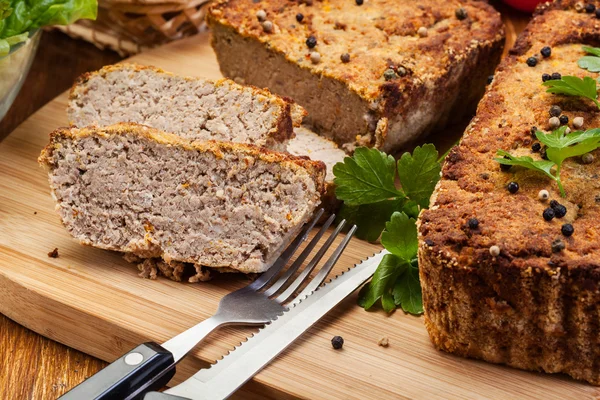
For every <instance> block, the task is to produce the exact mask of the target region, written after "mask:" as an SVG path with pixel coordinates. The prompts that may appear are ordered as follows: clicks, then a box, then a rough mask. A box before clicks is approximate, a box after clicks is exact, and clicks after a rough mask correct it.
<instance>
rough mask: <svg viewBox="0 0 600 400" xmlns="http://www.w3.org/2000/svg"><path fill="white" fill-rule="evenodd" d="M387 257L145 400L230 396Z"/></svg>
mask: <svg viewBox="0 0 600 400" xmlns="http://www.w3.org/2000/svg"><path fill="white" fill-rule="evenodd" d="M386 254H388V252H387V251H386V250H382V251H381V252H379V253H377V254H375V255H373V256H371V257H369V258H368V259H366V260H364V261H362V262H361V263H360V264H358V265H357V266H355V267H354V268H352V269H350V270H348V271H346V272H344V273H343V274H342V275H340V276H338V277H336V278H334V279H332V280H331V281H330V282H329V283H327V284H325V285H323V286H321V287H320V288H319V289H317V290H316V291H315V292H314V293H313V294H312V295H311V296H310V297H308V298H307V297H306V296H299V299H298V300H296V301H295V302H294V303H292V304H290V306H289V307H290V309H289V310H288V311H287V312H285V313H283V315H281V316H280V317H278V318H277V319H276V320H274V321H273V322H271V323H270V324H269V325H267V326H265V327H264V328H263V329H261V330H260V331H259V332H258V333H257V334H255V335H254V336H251V337H250V338H249V339H248V340H247V341H246V342H244V343H242V344H241V345H240V346H239V347H237V348H236V349H234V351H232V352H230V353H229V354H228V355H226V356H225V357H224V358H222V359H221V360H220V361H217V363H216V364H213V365H212V366H211V367H210V368H207V369H202V370H200V371H199V372H197V373H196V374H195V375H193V376H192V377H191V378H189V379H188V380H186V381H184V382H182V383H180V384H179V385H177V386H174V387H173V388H171V389H168V390H167V391H165V392H163V393H159V392H150V393H147V394H146V395H145V396H144V400H217V399H225V398H227V397H229V396H231V395H232V394H233V393H234V392H235V391H236V390H237V389H238V388H239V387H240V386H242V385H243V384H244V383H246V382H247V381H248V380H249V379H250V378H252V377H253V376H254V375H255V374H256V373H258V371H260V370H261V369H262V368H264V367H265V366H266V365H267V364H268V363H269V362H270V361H271V360H273V359H274V358H275V357H277V356H278V355H279V354H280V353H281V352H282V351H284V350H285V349H286V348H287V347H288V346H289V345H290V344H292V342H293V341H294V340H296V339H297V338H298V337H299V336H300V335H302V334H303V333H304V332H305V331H306V330H308V329H309V328H310V327H311V326H312V325H314V324H315V323H316V322H317V321H318V320H319V319H320V318H321V317H323V316H324V315H325V314H327V312H329V311H330V310H331V309H332V308H333V307H335V306H336V305H337V304H339V303H340V302H341V301H342V300H344V299H345V298H346V297H348V296H349V295H350V294H351V293H352V292H354V291H355V290H356V289H357V288H358V287H359V286H361V285H362V284H363V283H365V282H366V281H367V280H368V279H369V278H370V277H371V276H372V275H373V274H374V273H375V270H376V269H377V266H378V265H379V263H380V262H381V259H382V258H383V256H384V255H386ZM308 294H310V293H306V295H308ZM302 299H304V300H302Z"/></svg>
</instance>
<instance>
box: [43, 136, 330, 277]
mask: <svg viewBox="0 0 600 400" xmlns="http://www.w3.org/2000/svg"><path fill="white" fill-rule="evenodd" d="M39 162H40V163H41V164H42V165H44V166H46V167H47V169H48V174H49V180H50V186H51V189H52V193H53V196H54V198H55V199H56V201H57V206H56V208H57V211H58V213H59V215H60V217H61V219H62V222H63V224H64V225H65V227H66V228H67V230H68V231H69V233H70V234H71V235H73V236H74V237H75V238H77V239H79V240H80V242H81V243H82V244H87V245H92V246H94V247H99V248H102V249H108V250H116V251H121V252H125V253H132V254H134V255H136V256H138V257H140V258H162V259H163V260H164V261H165V262H166V263H167V264H168V265H170V266H171V267H173V268H174V267H175V266H176V265H177V262H186V263H192V264H195V265H196V266H197V269H200V267H201V266H206V267H212V268H231V269H235V270H238V271H241V272H244V273H251V272H262V271H265V270H266V269H268V267H269V266H270V265H271V263H272V262H273V261H274V259H275V258H276V257H278V256H279V254H280V253H281V251H282V250H283V248H284V247H285V246H286V245H287V244H288V243H289V241H290V240H291V238H293V236H294V235H295V234H296V232H298V230H299V229H300V228H301V226H302V224H303V223H304V222H305V221H306V220H308V219H309V218H310V217H311V215H312V213H313V212H314V210H315V208H316V207H317V206H318V204H319V199H320V196H321V193H322V191H323V190H324V177H325V166H324V165H323V163H321V162H316V161H310V160H306V159H302V158H299V157H293V156H291V155H288V154H282V153H276V152H271V151H268V150H265V149H262V148H259V147H255V146H252V145H245V144H238V143H229V142H197V141H196V142H191V141H187V140H185V139H182V138H181V137H179V136H177V135H174V134H169V133H164V132H161V131H159V130H156V129H152V128H149V127H145V126H142V125H136V124H118V125H113V126H109V127H106V128H97V127H93V128H84V129H77V128H70V129H69V128H63V129H58V130H57V131H55V132H53V133H52V134H51V135H50V144H48V146H47V147H46V148H45V149H44V150H43V152H42V154H41V156H40V158H39Z"/></svg>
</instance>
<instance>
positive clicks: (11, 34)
mask: <svg viewBox="0 0 600 400" xmlns="http://www.w3.org/2000/svg"><path fill="white" fill-rule="evenodd" d="M97 10H98V4H97V1H96V0H44V1H39V0H37V1H36V0H0V56H3V55H6V54H8V52H9V50H10V46H12V45H15V44H16V43H20V42H23V41H25V40H27V37H28V35H27V33H28V32H30V31H32V30H34V29H38V28H41V27H43V26H47V25H67V24H70V23H72V22H75V21H76V20H78V19H83V18H86V19H96V15H97Z"/></svg>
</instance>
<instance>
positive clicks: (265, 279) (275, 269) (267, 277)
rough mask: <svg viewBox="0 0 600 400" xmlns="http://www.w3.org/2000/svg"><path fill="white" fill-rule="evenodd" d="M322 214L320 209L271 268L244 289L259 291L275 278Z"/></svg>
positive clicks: (322, 211) (322, 210)
mask: <svg viewBox="0 0 600 400" xmlns="http://www.w3.org/2000/svg"><path fill="white" fill-rule="evenodd" d="M324 212H325V210H324V209H322V208H320V209H319V210H318V211H317V213H316V214H315V217H314V218H313V219H312V220H311V221H310V222H309V223H307V224H306V225H305V226H304V228H302V231H301V232H300V233H299V234H298V236H296V238H295V239H294V240H293V241H292V243H290V245H289V246H288V247H287V248H286V249H285V251H284V252H283V253H282V254H281V255H280V256H279V258H277V260H276V261H275V263H274V264H273V266H272V267H271V268H269V269H268V270H267V271H266V272H264V273H263V274H262V275H261V276H259V277H258V279H256V280H255V281H254V282H252V283H251V284H250V285H248V286H246V288H248V289H251V290H260V289H262V288H263V287H264V286H265V285H266V284H267V283H269V282H270V281H271V280H272V279H273V278H274V277H275V276H277V274H279V272H280V271H281V269H282V268H283V267H285V265H286V264H287V263H288V261H290V258H292V256H293V255H294V253H295V252H296V250H298V247H300V245H301V244H302V242H304V241H305V240H306V238H307V237H308V232H310V231H311V229H312V228H313V227H314V226H315V224H316V223H317V221H319V219H320V218H321V216H322V215H323V213H324Z"/></svg>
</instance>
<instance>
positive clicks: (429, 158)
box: [333, 144, 441, 313]
mask: <svg viewBox="0 0 600 400" xmlns="http://www.w3.org/2000/svg"><path fill="white" fill-rule="evenodd" d="M440 163H441V159H438V152H437V150H436V149H435V146H433V145H431V144H425V145H423V146H421V147H416V148H415V149H414V151H413V153H412V154H411V153H405V154H403V155H402V157H401V158H400V159H399V160H398V162H397V163H396V161H395V160H394V158H393V157H392V156H389V155H387V154H385V153H383V152H381V151H379V150H377V149H368V148H364V147H359V148H357V149H356V151H355V152H354V155H353V156H352V157H346V158H345V159H344V162H343V163H337V164H336V165H335V166H334V167H333V174H334V175H335V179H334V183H335V184H336V192H335V194H336V196H337V198H338V199H340V200H343V201H344V204H343V206H342V209H341V211H340V217H341V218H344V219H346V220H347V221H348V222H351V223H354V224H356V225H357V226H358V229H357V237H359V238H361V239H367V240H369V241H376V240H377V239H378V238H379V237H380V236H381V243H382V244H383V246H384V247H385V248H386V249H387V250H388V251H389V252H390V253H391V254H387V255H386V256H385V257H384V258H383V259H382V261H381V264H380V265H379V267H378V268H377V271H376V272H375V274H374V275H373V278H372V279H371V281H370V282H369V283H368V284H367V285H365V286H364V287H363V288H362V289H361V291H360V293H359V301H358V304H359V305H361V306H362V307H364V308H365V309H369V308H371V307H372V306H373V305H374V304H375V303H377V302H378V301H380V302H381V305H382V307H383V309H384V310H385V311H386V312H391V311H393V310H394V309H395V308H396V307H397V306H400V307H402V309H404V310H405V311H406V312H411V313H421V312H422V305H421V297H420V296H421V295H420V293H421V291H420V287H419V275H418V265H417V260H416V255H417V228H416V221H415V219H416V218H417V217H418V215H419V213H420V211H421V210H422V209H423V208H426V207H428V206H429V198H430V197H431V194H432V193H433V190H434V189H435V186H436V185H437V182H438V180H439V178H440V171H441V165H440ZM396 172H397V173H398V178H399V181H400V184H401V185H402V190H400V189H398V188H396V185H395V178H396ZM384 228H385V229H384ZM382 231H383V232H382ZM411 265H412V268H413V269H414V270H415V271H416V273H415V271H409V272H407V273H406V274H405V273H404V272H405V271H407V269H408V268H409V267H410V266H411ZM415 284H416V286H415Z"/></svg>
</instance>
